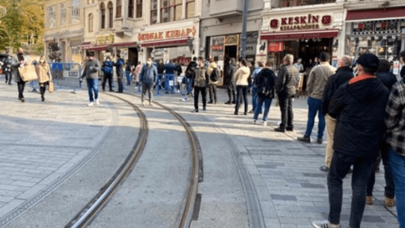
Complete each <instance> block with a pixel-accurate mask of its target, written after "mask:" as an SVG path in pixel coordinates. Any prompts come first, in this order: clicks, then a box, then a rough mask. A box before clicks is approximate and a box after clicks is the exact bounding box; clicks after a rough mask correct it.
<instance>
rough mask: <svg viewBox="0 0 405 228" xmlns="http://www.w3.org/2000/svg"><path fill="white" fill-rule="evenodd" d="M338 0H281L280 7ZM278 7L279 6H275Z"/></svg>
mask: <svg viewBox="0 0 405 228" xmlns="http://www.w3.org/2000/svg"><path fill="white" fill-rule="evenodd" d="M335 2H336V0H280V6H279V8H283V7H294V6H308V5H318V4H327V3H335ZM275 8H278V7H275Z"/></svg>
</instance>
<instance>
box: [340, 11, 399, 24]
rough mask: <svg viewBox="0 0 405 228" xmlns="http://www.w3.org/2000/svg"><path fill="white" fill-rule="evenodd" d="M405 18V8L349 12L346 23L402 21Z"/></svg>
mask: <svg viewBox="0 0 405 228" xmlns="http://www.w3.org/2000/svg"><path fill="white" fill-rule="evenodd" d="M401 18H405V8H391V9H372V10H348V11H347V16H346V22H353V21H370V20H375V19H384V20H391V19H401Z"/></svg>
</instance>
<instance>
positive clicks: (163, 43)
mask: <svg viewBox="0 0 405 228" xmlns="http://www.w3.org/2000/svg"><path fill="white" fill-rule="evenodd" d="M179 45H180V46H184V45H187V37H183V38H179V39H167V40H154V41H147V42H143V43H141V46H142V47H170V46H179Z"/></svg>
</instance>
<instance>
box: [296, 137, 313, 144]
mask: <svg viewBox="0 0 405 228" xmlns="http://www.w3.org/2000/svg"><path fill="white" fill-rule="evenodd" d="M297 140H298V141H301V142H304V143H311V139H310V138H309V137H308V136H305V135H304V137H298V138H297Z"/></svg>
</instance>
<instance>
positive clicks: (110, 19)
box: [108, 2, 114, 28]
mask: <svg viewBox="0 0 405 228" xmlns="http://www.w3.org/2000/svg"><path fill="white" fill-rule="evenodd" d="M113 19H114V18H113V4H112V2H109V3H108V28H112V27H113Z"/></svg>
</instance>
